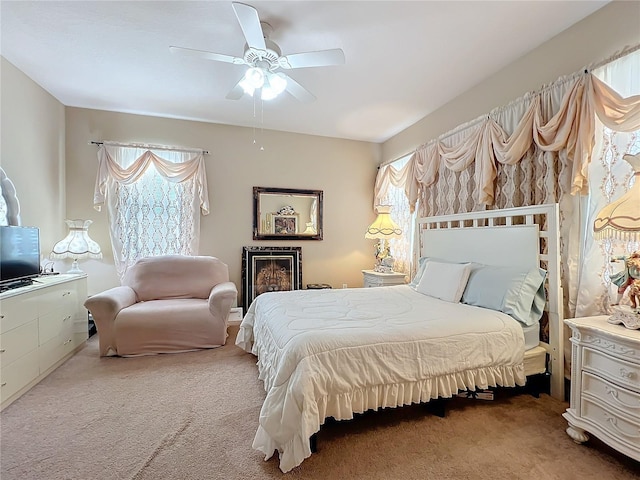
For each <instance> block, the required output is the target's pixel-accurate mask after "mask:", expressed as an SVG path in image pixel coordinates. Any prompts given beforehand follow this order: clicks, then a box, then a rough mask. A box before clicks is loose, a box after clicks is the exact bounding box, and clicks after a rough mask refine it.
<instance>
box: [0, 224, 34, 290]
mask: <svg viewBox="0 0 640 480" xmlns="http://www.w3.org/2000/svg"><path fill="white" fill-rule="evenodd" d="M38 275H40V230H38V228H37V227H16V226H6V225H2V226H0V284H1V285H6V284H11V283H14V282H15V283H19V281H21V280H27V279H30V278H33V277H36V276H38Z"/></svg>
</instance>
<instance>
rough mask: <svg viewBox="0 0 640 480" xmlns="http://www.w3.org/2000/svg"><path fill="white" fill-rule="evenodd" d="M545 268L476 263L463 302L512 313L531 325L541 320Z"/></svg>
mask: <svg viewBox="0 0 640 480" xmlns="http://www.w3.org/2000/svg"><path fill="white" fill-rule="evenodd" d="M546 276H547V272H546V271H545V270H543V269H541V268H531V269H529V270H526V269H521V268H515V267H496V266H493V265H478V264H475V265H473V266H472V268H471V273H470V275H469V281H468V282H467V285H466V288H465V291H464V293H463V294H462V302H463V303H466V304H469V305H476V306H478V307H484V308H490V309H492V310H498V311H500V312H504V313H506V314H508V315H511V316H512V317H513V318H515V319H516V320H518V321H519V322H521V323H523V324H525V325H527V326H531V325H534V324H535V323H536V322H538V321H539V320H540V317H542V312H543V311H544V304H545V301H546V295H545V291H544V279H545V277H546Z"/></svg>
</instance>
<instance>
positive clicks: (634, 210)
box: [593, 153, 640, 242]
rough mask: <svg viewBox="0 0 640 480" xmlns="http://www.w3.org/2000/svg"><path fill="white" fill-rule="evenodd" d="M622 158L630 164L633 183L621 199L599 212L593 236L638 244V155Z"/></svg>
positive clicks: (639, 237) (639, 203)
mask: <svg viewBox="0 0 640 480" xmlns="http://www.w3.org/2000/svg"><path fill="white" fill-rule="evenodd" d="M622 158H624V159H625V160H626V161H627V162H629V164H631V167H632V168H633V170H634V172H635V180H634V182H635V183H634V184H633V186H632V187H631V189H630V190H629V191H628V192H627V193H625V194H624V195H623V196H622V197H620V198H619V199H618V200H616V201H615V202H612V203H610V204H609V205H607V206H606V207H604V208H603V209H602V210H600V212H599V213H598V215H597V217H596V219H595V221H594V222H593V236H594V237H595V238H596V239H598V240H600V239H605V238H615V239H618V240H623V241H627V242H640V153H637V154H635V155H625V156H624V157H622Z"/></svg>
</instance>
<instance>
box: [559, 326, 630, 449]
mask: <svg viewBox="0 0 640 480" xmlns="http://www.w3.org/2000/svg"><path fill="white" fill-rule="evenodd" d="M607 318H608V316H598V317H587V318H574V319H568V320H565V323H566V324H567V325H568V326H569V327H570V328H571V331H572V336H571V343H572V355H571V358H572V364H571V404H570V408H568V409H567V411H566V412H565V413H564V414H563V416H564V418H565V419H566V420H567V421H568V422H569V427H568V428H567V434H569V436H570V437H571V438H572V439H573V440H574V441H575V442H577V443H582V442H586V441H587V440H588V439H589V436H588V435H587V432H588V433H591V434H593V435H595V436H596V437H598V438H599V439H600V440H602V441H603V442H605V443H606V444H608V445H609V446H611V447H612V448H615V449H616V450H618V451H620V452H622V453H624V454H625V455H628V456H629V457H631V458H633V459H635V460H640V331H638V330H629V329H627V328H626V327H624V326H623V325H612V324H609V323H607Z"/></svg>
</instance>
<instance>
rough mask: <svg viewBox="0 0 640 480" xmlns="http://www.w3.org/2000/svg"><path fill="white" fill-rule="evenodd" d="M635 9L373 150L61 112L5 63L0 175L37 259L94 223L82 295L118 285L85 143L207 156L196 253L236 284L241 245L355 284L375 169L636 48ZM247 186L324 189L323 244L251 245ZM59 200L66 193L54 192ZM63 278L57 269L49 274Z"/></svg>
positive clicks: (575, 32)
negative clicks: (206, 197)
mask: <svg viewBox="0 0 640 480" xmlns="http://www.w3.org/2000/svg"><path fill="white" fill-rule="evenodd" d="M639 22H640V2H613V3H611V4H610V5H607V6H606V7H604V8H603V9H601V10H599V11H598V12H596V13H595V14H593V15H591V16H590V17H588V18H586V19H585V20H583V21H582V22H580V23H578V24H577V25H575V26H574V27H572V28H570V29H569V30H567V31H565V32H563V33H562V34H560V35H558V36H557V37H555V38H553V39H551V40H550V41H549V42H547V43H546V44H544V45H542V46H541V47H540V48H538V49H536V50H534V51H532V52H531V53H530V54H528V55H526V56H525V57H523V58H522V59H520V60H518V61H516V62H514V63H513V64H512V65H510V66H508V67H507V68H505V69H504V70H502V71H501V72H499V73H498V74H496V75H494V76H493V77H491V78H489V79H487V80H486V81H484V82H482V83H480V84H479V85H478V86H476V87H475V88H473V89H471V90H469V91H468V92H466V93H464V94H463V95H461V96H459V97H458V98H456V99H455V100H453V101H452V102H450V103H448V104H447V105H445V106H444V107H442V108H441V109H439V110H438V111H436V112H434V113H433V114H431V115H429V116H428V117H426V118H425V119H423V120H421V121H420V122H418V123H416V124H415V125H414V126H412V127H410V128H408V129H406V130H405V131H403V132H402V133H400V134H398V135H397V136H395V137H393V138H392V139H390V140H389V141H387V142H385V143H384V144H383V145H382V146H379V145H374V144H369V143H363V142H354V141H347V140H339V139H332V138H324V137H314V136H305V135H298V134H289V133H282V132H273V131H265V132H264V134H263V144H264V148H265V150H264V151H263V152H260V151H259V150H258V149H257V148H256V147H255V146H254V145H253V142H252V140H253V132H252V129H249V128H239V127H229V126H222V125H213V124H206V123H199V122H189V121H181V120H171V119H162V118H154V117H145V116H136V115H128V114H118V113H111V112H103V111H95V110H86V109H78V108H66V109H65V108H64V107H63V106H62V105H61V104H60V103H59V102H58V101H57V100H56V99H54V98H53V97H52V96H50V95H49V94H48V93H47V92H45V91H44V90H43V89H41V88H40V87H39V86H38V85H36V84H35V83H34V82H32V81H31V80H30V79H29V78H28V77H26V76H25V75H24V74H23V73H22V72H20V71H19V70H17V69H16V68H15V67H13V66H12V65H11V64H10V63H8V62H7V61H6V60H5V59H2V63H1V67H2V70H1V75H2V77H1V81H2V83H1V90H2V97H1V101H2V117H1V121H2V124H1V126H2V130H1V148H2V155H1V157H0V158H1V159H2V166H3V168H4V169H5V171H6V172H7V174H8V175H9V176H10V177H11V178H12V179H13V181H14V183H15V184H16V188H17V191H18V193H19V196H20V201H21V205H22V219H23V224H25V225H27V224H28V225H37V226H38V227H40V229H41V237H42V250H43V252H44V253H46V252H48V251H49V250H50V249H51V247H52V246H53V244H54V242H55V241H56V240H58V239H59V238H61V236H62V235H63V234H64V233H65V232H66V228H65V226H64V219H65V218H83V219H91V220H94V222H95V223H94V224H93V225H92V226H91V229H90V233H91V235H92V237H93V238H94V239H95V240H97V241H98V242H99V243H100V244H101V245H102V247H103V250H104V251H105V258H104V259H103V260H87V261H84V262H83V263H82V267H83V269H84V270H85V271H87V273H89V292H90V293H95V292H98V291H100V290H102V289H104V288H108V287H110V286H112V285H116V284H117V279H116V276H115V272H114V269H113V266H112V265H113V262H112V257H111V249H110V243H109V237H108V230H107V222H106V214H105V213H104V212H101V213H99V212H96V211H95V210H93V208H92V207H91V203H92V198H93V185H94V180H95V174H96V147H95V146H92V145H90V144H89V142H90V141H91V140H117V141H123V142H126V141H135V142H148V143H160V144H172V145H184V146H196V147H201V148H204V149H207V150H209V151H210V152H211V155H209V156H208V157H207V171H208V181H209V194H210V201H211V214H210V215H209V216H207V217H204V218H203V220H202V237H201V253H202V254H207V255H216V256H219V257H220V258H222V259H223V260H224V261H225V262H227V263H228V264H229V266H230V271H231V279H232V280H233V281H234V282H236V284H238V286H240V265H241V252H242V246H243V245H276V246H277V245H283V246H286V245H300V246H302V247H303V283H304V284H306V283H330V284H332V285H333V286H334V287H340V286H341V285H342V284H343V283H347V284H348V285H349V286H361V285H362V275H361V273H360V270H361V269H363V268H369V267H370V266H371V264H372V260H373V245H372V241H369V240H365V239H364V238H363V234H362V232H363V231H364V229H365V228H366V226H367V225H368V224H369V223H370V222H371V221H372V220H373V218H374V213H373V211H372V208H371V206H372V186H373V181H374V177H375V173H376V170H375V166H376V165H377V164H378V163H379V162H380V161H383V160H389V159H394V158H397V157H400V156H402V155H404V154H406V153H409V152H411V151H412V150H413V149H415V148H416V147H417V146H418V145H420V144H422V143H424V142H426V141H428V140H430V139H432V138H434V137H436V136H437V135H439V134H441V133H444V132H446V131H448V130H450V129H451V128H454V127H455V126H457V125H459V124H461V123H464V122H466V121H469V120H472V119H474V118H476V117H477V116H479V115H481V114H484V113H487V112H489V111H490V110H491V109H492V108H494V107H497V106H501V105H504V104H506V103H508V102H509V101H511V100H513V99H515V98H518V97H520V96H521V95H523V94H524V93H525V92H526V91H529V90H535V89H537V88H539V87H540V86H541V85H542V84H544V83H548V82H551V81H553V80H555V79H556V78H557V77H559V76H560V75H564V74H570V73H573V72H575V71H577V70H579V69H580V68H582V67H583V66H585V65H588V64H590V63H592V62H595V61H599V60H602V59H604V58H606V57H608V56H610V55H611V54H613V53H614V52H616V51H618V50H620V49H621V48H623V47H624V46H625V45H629V44H634V43H637V42H638V41H640V32H638V24H639ZM253 186H264V187H287V188H304V189H319V190H324V202H325V203H324V211H325V214H324V228H325V232H324V237H325V240H323V241H291V242H285V241H280V242H263V241H254V240H252V234H251V226H252V218H251V215H252V204H251V193H252V187H253ZM65 192H66V194H65ZM59 268H60V269H62V270H64V269H66V268H67V265H59Z"/></svg>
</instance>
